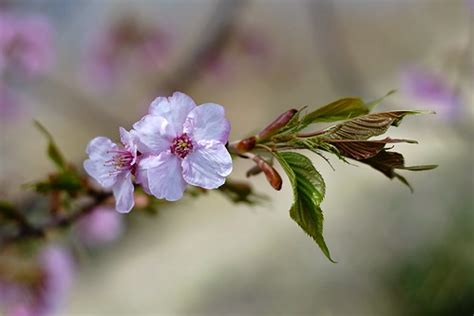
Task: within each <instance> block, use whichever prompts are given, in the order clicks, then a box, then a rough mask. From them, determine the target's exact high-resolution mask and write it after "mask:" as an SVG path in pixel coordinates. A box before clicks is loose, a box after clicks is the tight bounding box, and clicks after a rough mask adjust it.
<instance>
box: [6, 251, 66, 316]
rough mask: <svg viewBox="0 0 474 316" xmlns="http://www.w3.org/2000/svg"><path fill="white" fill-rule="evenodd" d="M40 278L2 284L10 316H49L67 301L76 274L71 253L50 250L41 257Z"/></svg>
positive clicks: (43, 252) (39, 260) (39, 258)
mask: <svg viewBox="0 0 474 316" xmlns="http://www.w3.org/2000/svg"><path fill="white" fill-rule="evenodd" d="M38 271H39V273H40V278H37V279H35V280H30V282H27V281H25V280H21V282H20V281H18V282H14V281H13V280H6V281H5V280H1V281H0V305H2V307H3V309H2V310H3V311H4V312H5V315H6V316H47V315H53V314H54V313H56V312H57V311H58V309H59V308H60V307H61V305H62V304H63V303H64V301H65V300H66V297H67V295H68V292H69V290H70V288H71V286H72V282H73V279H74V274H75V264H74V261H73V259H72V257H71V255H70V253H69V252H68V251H67V250H66V249H64V248H62V247H59V246H47V247H46V248H44V249H43V250H42V251H41V252H40V254H39V256H38Z"/></svg>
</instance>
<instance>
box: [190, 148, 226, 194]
mask: <svg viewBox="0 0 474 316" xmlns="http://www.w3.org/2000/svg"><path fill="white" fill-rule="evenodd" d="M182 166H183V177H184V180H186V182H187V183H189V184H191V185H195V186H199V187H202V188H205V189H216V188H218V187H220V186H221V185H223V184H224V182H225V177H227V176H228V175H229V174H230V173H231V172H232V158H231V157H230V154H229V152H228V151H227V149H226V148H225V146H224V145H223V144H222V143H221V142H219V141H201V142H199V143H198V146H197V148H196V149H195V150H194V151H193V152H192V153H191V154H189V155H188V156H186V158H184V160H183V163H182Z"/></svg>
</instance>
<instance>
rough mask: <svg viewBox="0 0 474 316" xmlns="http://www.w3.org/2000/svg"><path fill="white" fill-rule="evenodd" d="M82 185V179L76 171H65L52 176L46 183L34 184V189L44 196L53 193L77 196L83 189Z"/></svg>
mask: <svg viewBox="0 0 474 316" xmlns="http://www.w3.org/2000/svg"><path fill="white" fill-rule="evenodd" d="M82 185H83V183H82V181H81V178H80V176H79V174H78V173H77V172H76V171H74V170H65V171H64V172H61V173H58V174H54V175H52V176H51V177H50V178H49V179H48V180H46V181H41V182H36V183H33V184H32V187H33V188H34V190H35V191H36V192H38V193H42V194H48V193H51V192H53V191H64V192H67V193H69V194H75V193H77V192H79V191H80V190H81V189H82Z"/></svg>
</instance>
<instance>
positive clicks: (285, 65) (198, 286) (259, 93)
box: [0, 0, 474, 316]
mask: <svg viewBox="0 0 474 316" xmlns="http://www.w3.org/2000/svg"><path fill="white" fill-rule="evenodd" d="M11 5H12V6H14V7H15V9H16V10H19V11H21V12H35V13H38V12H39V13H42V14H45V15H47V16H49V17H50V18H51V21H52V23H53V25H54V30H55V47H56V55H57V60H56V64H55V67H54V70H53V71H52V73H50V74H49V75H48V76H46V77H45V78H42V79H40V80H37V81H35V82H31V83H28V84H27V85H25V86H22V87H21V90H22V97H23V100H25V101H24V102H23V103H24V108H23V110H22V112H23V115H22V116H21V117H20V118H18V119H16V120H15V121H14V122H2V123H1V124H2V126H1V136H0V137H1V139H0V140H1V141H0V146H1V147H0V149H1V151H0V152H1V154H0V167H1V169H0V172H1V173H0V183H1V187H2V188H1V195H2V196H4V197H12V198H14V199H16V200H20V199H21V198H22V194H23V191H22V190H21V189H20V185H21V184H24V183H26V182H29V181H31V180H34V179H37V178H39V177H41V176H43V175H44V174H45V173H46V172H48V171H50V170H52V166H51V165H50V163H49V162H48V161H47V159H46V158H45V157H43V156H42V154H43V151H44V142H43V140H42V138H41V136H40V135H39V134H38V133H37V131H36V130H35V129H34V128H33V126H32V124H31V120H32V119H33V118H36V119H38V120H40V121H41V122H42V123H43V124H44V125H46V126H47V127H48V128H49V130H50V131H51V132H52V133H53V134H54V135H55V137H56V140H57V142H58V144H59V145H60V147H61V148H62V149H63V150H64V152H65V153H66V155H67V156H68V157H70V158H71V159H72V160H73V161H75V162H77V163H78V164H80V163H81V161H82V160H83V159H84V158H85V153H84V149H85V147H86V145H87V142H88V141H89V140H90V139H91V138H93V137H95V136H97V135H104V136H109V137H113V135H116V134H117V127H118V126H124V127H125V128H130V127H131V124H132V123H133V122H135V121H136V120H137V119H138V118H139V117H141V116H142V115H143V114H144V113H145V112H146V109H147V107H148V104H149V103H150V101H151V100H152V99H153V98H154V97H156V96H158V95H169V94H170V92H172V90H180V91H182V92H185V93H187V94H189V95H190V96H192V97H193V98H194V99H195V101H196V102H197V103H198V104H199V103H204V102H215V103H219V104H222V105H223V106H224V107H225V108H226V112H227V117H228V118H229V119H230V121H231V122H232V132H231V139H238V138H242V137H245V136H246V135H248V134H249V133H251V132H253V131H255V130H258V129H259V128H261V127H263V126H264V125H265V124H266V123H268V122H269V121H271V120H272V119H273V118H274V117H276V116H277V115H278V114H279V113H281V112H282V111H284V110H286V109H289V108H292V107H300V106H304V105H308V106H310V107H316V106H319V105H324V104H326V103H329V102H330V101H333V100H335V99H338V98H341V97H345V96H362V97H364V98H367V99H375V98H378V97H380V96H382V95H385V94H386V93H387V92H388V91H389V90H392V89H399V91H398V93H397V94H395V95H393V96H391V97H390V98H388V99H387V101H386V102H384V103H383V104H382V105H381V106H380V110H389V109H390V110H399V109H418V108H421V109H426V108H433V109H434V110H437V108H436V107H437V104H436V102H434V103H433V104H426V103H425V102H421V101H420V100H417V99H416V98H414V97H413V96H412V95H410V94H409V93H405V92H404V90H403V80H402V77H403V76H402V75H403V72H404V71H405V70H406V69H409V68H410V67H418V68H422V69H427V70H429V71H433V72H436V73H437V74H441V76H442V78H443V80H446V82H447V84H449V85H451V86H452V87H453V89H455V90H456V93H457V94H458V95H459V96H460V98H461V99H462V102H461V103H460V104H458V106H459V109H457V110H458V111H460V112H459V113H461V114H458V115H456V116H455V117H451V116H449V115H445V114H443V112H439V113H438V115H436V116H435V115H427V116H418V117H408V118H407V119H406V120H405V121H404V123H403V124H402V127H400V128H398V129H397V128H394V129H392V130H391V134H390V135H391V136H393V137H400V138H415V139H417V140H418V141H419V143H420V144H419V145H398V148H399V149H400V151H401V152H403V153H404V155H405V157H406V159H407V163H408V164H409V165H416V164H431V163H434V164H439V167H438V169H436V170H433V171H429V172H423V173H410V174H407V177H408V179H409V181H410V182H411V183H412V185H413V186H414V188H415V193H414V194H411V193H410V192H409V190H407V188H406V187H404V186H403V185H401V184H399V183H397V182H396V181H389V180H387V179H386V178H385V177H384V176H383V175H381V174H379V173H378V172H377V171H374V170H372V169H370V168H368V167H367V166H362V165H359V166H358V167H354V166H350V165H347V164H344V163H341V162H339V161H337V159H335V158H333V159H331V160H332V161H333V164H334V167H335V169H336V171H333V170H332V169H331V168H330V167H329V166H328V165H327V164H326V163H325V162H324V161H323V160H322V159H320V158H318V157H314V162H315V166H316V167H317V168H318V169H319V171H320V172H321V174H322V175H323V176H324V178H325V180H326V185H327V196H326V198H325V201H324V202H323V204H322V207H323V210H324V212H325V238H326V242H327V243H328V246H329V247H330V249H331V251H332V254H333V257H334V258H335V260H337V261H338V263H337V264H332V263H330V262H329V261H328V260H327V259H326V258H325V257H324V256H323V255H322V254H321V252H320V250H319V249H318V248H317V246H316V245H315V244H314V243H313V242H312V241H311V239H309V238H308V237H307V236H306V235H305V234H304V233H303V232H302V231H301V230H300V228H299V227H297V225H296V224H295V223H294V222H293V221H292V220H291V219H290V217H289V215H288V209H289V207H290V204H291V191H290V190H289V188H288V184H287V183H286V181H285V183H284V189H283V190H282V191H281V192H275V191H272V190H271V188H269V186H268V185H267V183H266V182H265V180H264V179H263V178H262V177H258V178H254V179H252V183H253V184H254V186H255V188H256V189H257V191H259V192H263V193H265V194H267V195H268V196H269V197H270V200H269V201H268V202H264V203H263V204H261V205H258V206H253V207H247V206H241V205H233V204H231V203H230V202H229V201H228V200H226V199H225V198H223V197H222V196H221V195H219V194H217V193H211V194H208V195H206V196H205V197H203V198H199V199H190V198H188V199H185V200H183V201H180V202H178V203H175V204H172V205H170V206H167V207H165V208H163V209H162V210H161V211H160V212H159V214H158V215H157V216H156V217H153V218H151V219H150V218H149V217H136V218H133V219H132V221H131V223H130V225H129V229H128V230H127V232H126V234H125V235H124V236H123V237H122V238H121V240H119V241H118V242H117V243H115V244H114V245H112V246H110V247H108V248H106V249H103V250H102V251H97V252H92V253H89V252H85V253H83V254H82V255H81V257H80V259H81V261H80V263H81V265H80V271H79V277H78V278H77V282H76V284H75V286H74V288H73V291H72V293H71V294H70V296H69V302H68V304H67V305H66V306H65V307H64V309H63V312H62V315H71V316H82V315H87V316H95V315H106V316H108V315H140V316H141V315H453V316H455V315H472V314H473V313H474V238H473V236H474V234H473V231H474V216H473V211H474V208H473V193H474V190H473V189H474V184H473V179H474V173H473V165H472V163H473V160H472V155H473V153H474V151H473V142H472V136H473V117H474V110H473V108H472V106H473V92H472V87H473V78H474V67H473V62H472V58H473V55H472V43H473V26H474V22H473V20H474V5H473V6H471V4H470V3H469V2H468V1H461V0H459V1H457V0H440V1H437V0H416V1H415V0H413V1H409V0H392V1H389V0H353V1H351V0H333V1H331V0H315V1H310V0H308V1H303V0H301V1H290V0H286V1H285V0H280V1H277V0H266V1H265V0H262V1H204V0H203V1H198V0H176V1H171V0H170V1H152V0H148V1H138V0H133V1H125V0H122V1H112V0H103V1H100V0H88V1H86V0H81V1H66V0H65V1H42V0H36V1H34V0H30V1H18V2H16V1H13V2H12V4H11ZM124 19H125V20H126V19H131V20H132V21H133V23H136V24H137V25H152V26H158V27H160V29H162V30H163V32H164V33H166V34H167V36H168V37H169V41H167V42H166V45H167V46H169V47H167V51H166V58H164V62H163V65H161V66H160V67H158V68H156V69H155V68H153V69H152V70H150V69H147V67H141V68H140V67H138V66H136V65H135V64H134V62H135V61H131V62H130V61H127V62H124V60H123V59H122V60H120V62H119V66H118V72H119V73H118V74H115V75H114V76H113V77H114V80H113V82H112V83H111V84H110V83H109V84H108V85H107V86H105V87H102V86H101V84H100V83H95V82H94V81H93V80H92V79H94V78H92V79H91V78H89V77H87V75H84V69H85V68H86V66H84V65H85V64H86V63H87V62H88V61H87V58H88V57H87V56H88V55H87V54H88V47H90V46H91V45H92V44H91V43H93V41H94V39H95V38H96V37H97V36H98V34H99V33H100V31H101V30H104V29H107V27H108V26H110V25H113V24H114V23H117V21H121V20H124ZM249 43H250V44H249ZM213 45H214V46H213ZM132 49H133V48H132ZM203 49H204V50H206V49H207V55H205V57H203V58H204V59H205V60H204V61H203V59H202V58H201V59H199V56H200V55H199V54H200V53H201V51H202V50H203ZM209 52H211V53H209ZM196 56H197V58H196ZM121 58H123V57H121ZM151 68H152V67H151ZM85 76H86V79H85ZM250 166H251V164H250V163H249V162H246V161H237V163H236V165H235V169H234V172H233V177H234V178H237V179H244V177H245V171H246V170H247V169H248V168H249V167H250Z"/></svg>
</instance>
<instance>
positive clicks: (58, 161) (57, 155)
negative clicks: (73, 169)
mask: <svg viewBox="0 0 474 316" xmlns="http://www.w3.org/2000/svg"><path fill="white" fill-rule="evenodd" d="M34 124H35V126H36V128H37V129H38V130H39V131H40V132H41V133H42V134H43V135H44V136H45V137H46V138H47V140H48V156H49V158H50V159H51V161H53V162H54V164H55V165H56V166H57V167H58V168H59V169H60V170H66V169H67V163H66V159H64V156H63V154H62V153H61V151H60V150H59V148H58V146H57V145H56V143H55V141H54V139H53V136H52V135H51V133H50V132H49V131H48V130H47V129H46V127H44V126H43V124H41V123H40V122H38V121H36V120H35V121H34Z"/></svg>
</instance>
